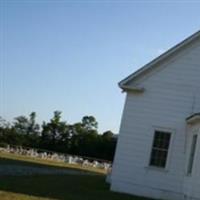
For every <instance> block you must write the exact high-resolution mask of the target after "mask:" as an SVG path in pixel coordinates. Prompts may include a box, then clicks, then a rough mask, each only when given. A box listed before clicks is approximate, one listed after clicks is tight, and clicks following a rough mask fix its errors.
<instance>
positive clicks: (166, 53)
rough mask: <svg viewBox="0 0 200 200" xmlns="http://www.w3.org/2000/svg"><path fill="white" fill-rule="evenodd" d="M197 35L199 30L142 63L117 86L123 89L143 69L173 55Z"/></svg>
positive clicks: (199, 34) (149, 67) (198, 35)
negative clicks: (142, 64) (149, 60)
mask: <svg viewBox="0 0 200 200" xmlns="http://www.w3.org/2000/svg"><path fill="white" fill-rule="evenodd" d="M198 37H200V30H199V31H197V32H195V33H194V34H193V35H191V36H189V37H187V38H186V39H185V40H183V41H182V42H180V43H178V44H177V45H175V46H174V47H172V48H170V49H169V50H167V51H166V52H165V53H163V54H161V55H160V56H158V57H157V58H155V59H153V60H152V61H151V62H149V63H147V64H146V65H144V66H143V67H142V68H140V69H139V70H137V71H135V72H134V73H132V74H131V75H129V76H128V77H126V78H125V79H123V80H122V81H120V82H119V83H118V84H119V87H120V88H122V89H123V87H124V85H125V84H127V83H128V82H129V81H131V80H133V79H134V78H136V77H137V76H139V75H141V74H142V73H144V72H145V71H147V70H149V69H151V68H152V67H153V66H155V65H156V64H158V63H159V62H161V61H163V60H164V59H167V58H168V57H170V56H171V55H173V54H174V53H175V52H176V51H178V50H180V49H182V48H183V47H185V46H187V45H188V44H190V43H191V42H192V41H194V40H195V39H197V38H198Z"/></svg>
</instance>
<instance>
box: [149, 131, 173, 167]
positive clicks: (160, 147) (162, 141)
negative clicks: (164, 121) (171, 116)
mask: <svg viewBox="0 0 200 200" xmlns="http://www.w3.org/2000/svg"><path fill="white" fill-rule="evenodd" d="M170 138H171V133H169V132H161V131H155V134H154V141H153V147H152V152H151V158H150V165H151V166H156V167H162V168H165V166H166V162H167V155H168V149H169V144H170Z"/></svg>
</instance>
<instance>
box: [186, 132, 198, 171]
mask: <svg viewBox="0 0 200 200" xmlns="http://www.w3.org/2000/svg"><path fill="white" fill-rule="evenodd" d="M196 146H197V135H194V136H193V138H192V146H191V151H190V158H189V163H188V170H187V173H188V174H192V168H193V163H194V157H195V152H196Z"/></svg>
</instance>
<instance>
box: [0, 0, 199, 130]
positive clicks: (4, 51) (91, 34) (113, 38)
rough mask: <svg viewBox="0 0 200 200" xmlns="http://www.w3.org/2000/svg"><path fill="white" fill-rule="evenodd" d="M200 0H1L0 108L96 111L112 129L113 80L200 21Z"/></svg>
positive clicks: (115, 112)
mask: <svg viewBox="0 0 200 200" xmlns="http://www.w3.org/2000/svg"><path fill="white" fill-rule="evenodd" d="M199 8H200V1H67V0H66V1H64V0H63V1H44V0H42V1H39V0H32V1H29V0H27V1H19V0H15V1H11V0H10V1H9V0H0V9H1V11H0V13H1V14H0V84H1V85H0V116H2V117H3V118H5V119H7V120H12V119H13V117H16V116H19V115H22V114H23V115H28V114H29V113H30V112H32V111H36V112H37V114H38V122H42V121H43V120H46V121H47V120H49V118H50V117H51V116H52V113H53V111H54V110H61V111H63V120H66V121H67V122H69V123H73V122H77V121H79V120H80V119H81V118H82V117H83V116H84V115H94V116H95V117H96V119H97V121H98V122H99V130H100V131H101V132H102V131H105V130H108V129H110V130H112V131H114V132H116V133H117V132H118V129H119V125H120V119H121V113H122V110H123V104H124V98H125V94H122V93H121V91H120V89H119V88H118V86H117V83H118V82H119V81H120V80H121V79H123V78H124V77H126V76H127V75H129V74H130V73H132V72H133V71H135V70H136V69H138V68H139V67H141V66H142V65H143V64H145V63H147V62H149V61H150V60H151V59H153V58H155V57H156V56H158V55H159V54H160V53H162V52H164V51H165V50H167V49H168V48H169V47H172V46H173V45H175V44H176V43H178V42H180V41H181V40H183V39H184V38H185V37H187V36H189V35H190V34H192V33H194V32H196V31H197V30H198V29H199V28H200V12H199Z"/></svg>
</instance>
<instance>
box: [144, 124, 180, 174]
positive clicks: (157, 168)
mask: <svg viewBox="0 0 200 200" xmlns="http://www.w3.org/2000/svg"><path fill="white" fill-rule="evenodd" d="M156 131H160V132H168V133H170V134H171V137H170V143H169V148H168V154H167V160H166V165H165V168H164V167H163V168H162V167H157V166H152V165H150V159H151V152H152V148H153V142H154V136H155V132H156ZM175 133H176V131H175V129H173V128H166V127H161V126H153V127H152V130H151V134H150V137H151V142H149V148H148V149H149V152H148V158H147V161H146V166H147V167H146V168H147V169H153V170H158V171H165V172H168V171H169V168H170V162H171V157H172V151H173V143H174V137H175Z"/></svg>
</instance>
